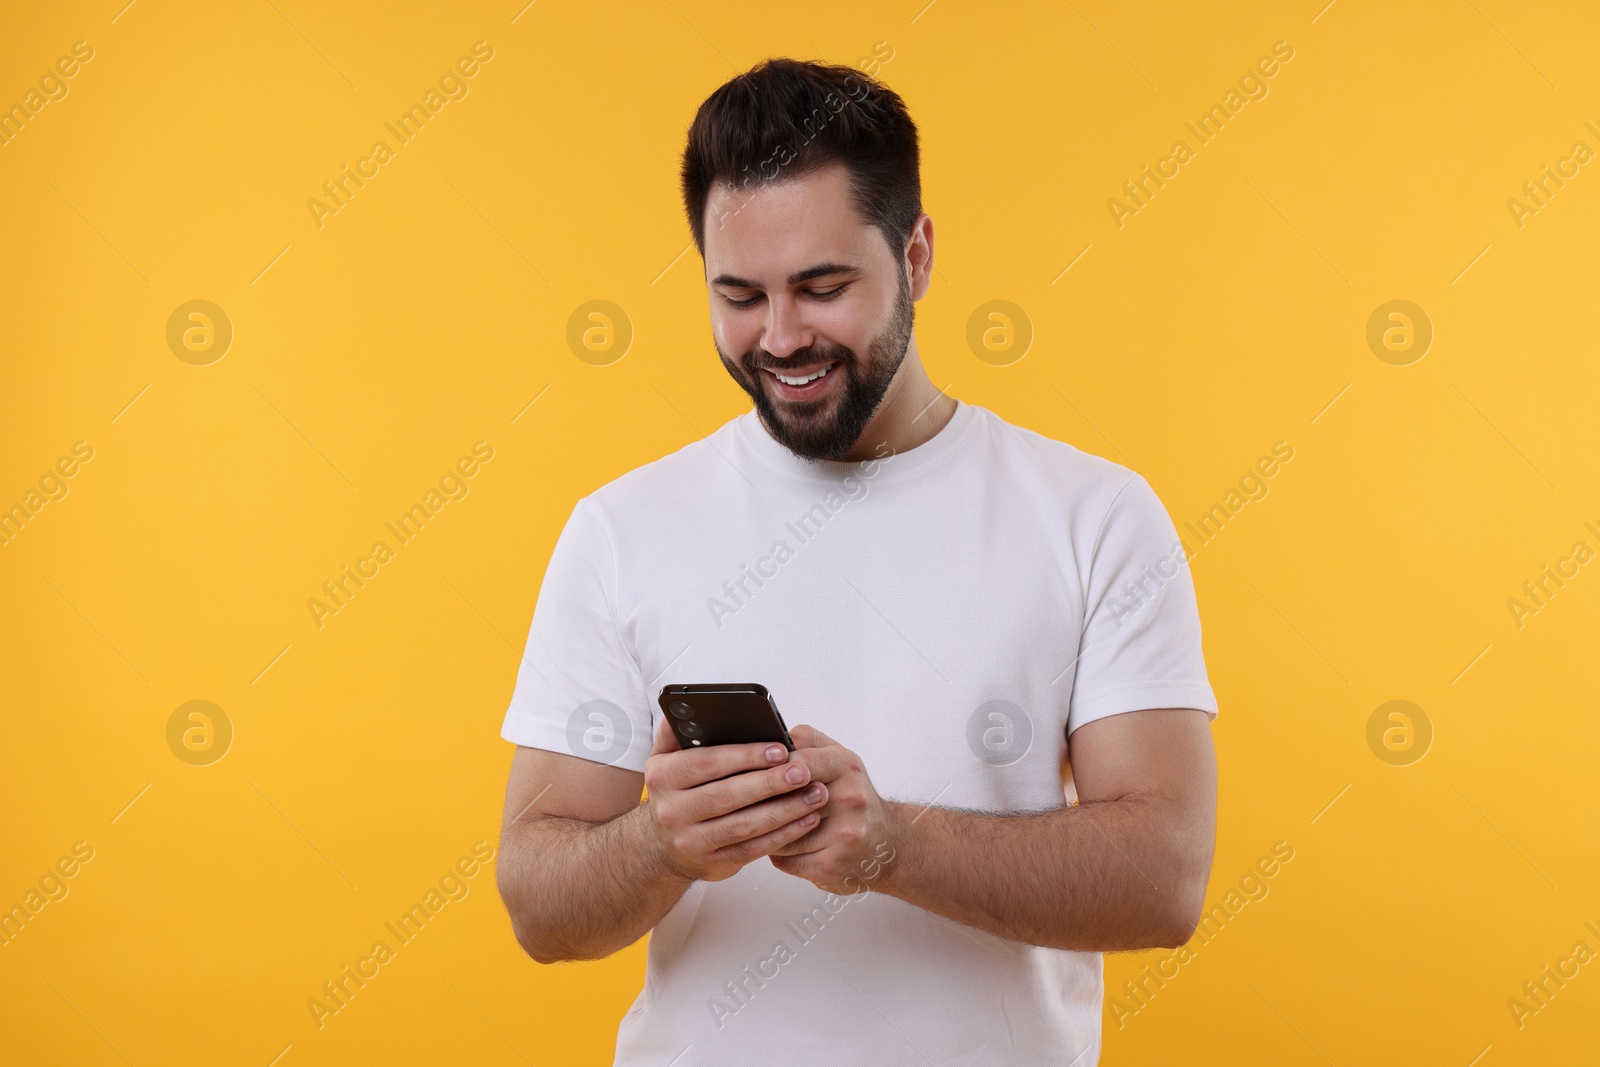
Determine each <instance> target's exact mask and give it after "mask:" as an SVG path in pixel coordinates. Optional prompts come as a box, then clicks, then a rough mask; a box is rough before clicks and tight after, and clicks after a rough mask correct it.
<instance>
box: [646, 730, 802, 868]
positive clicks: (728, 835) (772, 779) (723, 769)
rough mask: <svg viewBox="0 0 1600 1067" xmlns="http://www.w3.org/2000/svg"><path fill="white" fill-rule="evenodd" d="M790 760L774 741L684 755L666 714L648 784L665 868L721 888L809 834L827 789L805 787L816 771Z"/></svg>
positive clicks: (653, 752)
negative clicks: (752, 863) (773, 755)
mask: <svg viewBox="0 0 1600 1067" xmlns="http://www.w3.org/2000/svg"><path fill="white" fill-rule="evenodd" d="M773 749H775V750H776V752H777V759H776V760H774V759H772V758H770V757H769V755H768V752H769V750H773ZM789 755H790V754H789V752H788V751H787V750H785V749H784V747H783V746H782V745H781V744H771V743H757V744H748V745H708V746H707V747H705V748H695V749H689V750H687V751H685V750H684V748H683V747H682V746H681V745H679V744H678V738H677V735H676V734H674V733H673V732H672V727H671V726H670V725H668V723H667V719H666V716H662V718H661V721H660V722H659V723H658V724H657V726H656V734H655V741H654V744H653V745H652V747H651V749H650V756H649V758H648V759H647V760H646V761H645V765H644V784H645V787H646V788H647V789H648V790H649V807H650V819H651V823H652V825H653V826H654V827H655V831H656V838H657V840H658V841H659V842H660V845H661V850H662V860H663V861H664V862H665V863H666V865H667V866H668V867H669V868H670V869H672V870H673V871H675V872H677V873H678V874H679V875H681V876H682V877H684V878H688V879H691V880H700V881H706V882H720V881H722V880H723V879H724V878H729V877H731V876H732V875H734V874H736V873H737V872H738V871H739V869H740V868H741V867H743V866H744V865H745V864H747V863H749V862H750V861H751V860H755V859H759V858H761V857H762V856H765V855H768V854H769V853H771V852H774V851H776V850H777V849H780V848H782V847H783V846H784V845H787V844H789V843H790V842H792V841H795V840H797V839H799V838H801V837H803V836H805V834H807V833H808V832H810V831H811V829H812V828H813V827H815V826H816V825H817V821H818V819H819V818H820V816H819V815H818V814H817V809H818V808H820V807H822V806H823V805H824V804H826V803H827V802H828V787H827V786H825V785H823V784H822V783H821V782H816V783H813V784H812V786H811V787H810V788H809V789H808V788H806V783H807V782H808V781H810V778H811V771H810V769H809V768H808V767H807V766H806V765H805V764H804V763H801V762H798V761H795V762H791V761H790V759H789ZM725 775H731V776H732V777H724V776H725ZM790 776H795V777H793V778H792V779H791V777H790ZM717 779H722V780H721V781H717ZM808 795H809V796H808ZM811 797H814V799H811Z"/></svg>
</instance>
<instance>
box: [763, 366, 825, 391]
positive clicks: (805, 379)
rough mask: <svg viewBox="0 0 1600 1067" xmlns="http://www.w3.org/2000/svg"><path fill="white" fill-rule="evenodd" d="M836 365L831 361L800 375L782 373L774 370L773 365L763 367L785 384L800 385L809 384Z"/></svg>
mask: <svg viewBox="0 0 1600 1067" xmlns="http://www.w3.org/2000/svg"><path fill="white" fill-rule="evenodd" d="M834 366H835V364H832V363H829V364H826V365H825V366H822V367H818V368H817V369H816V370H814V371H812V372H810V373H809V374H799V375H795V374H780V373H779V372H778V371H775V370H773V369H772V368H771V367H766V368H763V369H765V370H766V371H767V372H769V373H770V374H771V375H772V376H773V377H774V378H776V379H778V381H780V382H782V383H783V384H784V385H788V386H794V387H799V386H802V385H807V384H809V383H811V382H814V381H816V380H817V379H818V378H821V377H823V376H824V375H826V374H827V373H828V372H829V371H831V370H832V369H833V368H834Z"/></svg>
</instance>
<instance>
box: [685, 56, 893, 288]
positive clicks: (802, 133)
mask: <svg viewBox="0 0 1600 1067" xmlns="http://www.w3.org/2000/svg"><path fill="white" fill-rule="evenodd" d="M917 159H918V156H917V127H916V124H915V123H914V122H912V121H911V115H910V114H909V113H908V112H907V110H906V105H905V101H903V100H901V99H900V97H899V96H898V95H897V94H896V93H895V92H894V90H892V89H889V88H888V87H886V86H885V85H883V84H882V83H881V82H879V81H877V80H876V79H874V78H871V77H869V76H868V75H866V74H864V73H862V72H861V71H859V70H856V69H855V68H853V67H846V66H841V65H838V64H832V63H812V62H806V61H801V60H795V59H782V58H776V59H768V60H765V61H764V62H762V63H759V64H757V65H756V66H754V67H752V68H751V69H750V70H748V71H746V72H745V73H743V74H740V75H738V76H736V77H734V78H732V79H730V80H729V81H727V82H725V83H724V84H723V85H722V86H721V87H720V88H718V89H717V91H716V92H714V93H712V94H711V95H710V96H709V97H707V98H706V101H705V103H703V104H701V105H700V110H699V112H697V113H696V114H695V117H694V122H693V123H692V124H691V125H690V126H689V143H688V147H686V148H685V149H684V152H683V172H682V177H683V204H684V209H685V210H686V211H687V212H688V215H689V228H690V229H691V230H692V231H693V232H694V243H695V247H696V248H698V249H699V250H700V255H701V256H702V257H704V255H705V252H706V226H707V219H706V203H707V201H708V200H709V199H710V195H711V189H712V186H713V185H714V184H715V183H717V182H727V183H729V184H730V185H732V186H733V187H734V189H735V190H736V191H737V192H739V193H740V194H743V193H745V192H746V191H748V190H749V189H751V188H752V187H759V186H762V185H768V184H771V183H773V182H779V181H785V180H788V179H793V178H799V177H802V176H804V175H806V174H809V173H811V172H812V171H815V170H816V169H818V168H819V167H822V166H825V165H827V164H829V163H834V162H839V163H842V164H844V166H845V167H846V168H847V170H848V171H849V174H850V187H851V193H852V199H853V200H854V201H855V206H856V210H857V212H858V213H859V214H860V215H861V218H862V219H863V220H864V221H865V222H867V223H868V224H869V225H871V226H875V227H877V229H878V231H879V232H881V233H882V234H883V236H884V240H886V241H888V243H889V249H890V251H892V252H893V253H894V254H895V255H896V256H899V255H900V253H901V252H902V251H903V250H904V248H905V245H906V241H907V239H908V238H909V237H910V234H911V225H912V223H914V222H915V221H916V220H917V216H918V215H920V214H921V213H922V180H921V177H920V175H919V173H918V170H917ZM734 210H735V211H736V210H737V208H735V209H734ZM710 221H711V223H712V224H715V223H716V222H717V220H715V219H713V220H710Z"/></svg>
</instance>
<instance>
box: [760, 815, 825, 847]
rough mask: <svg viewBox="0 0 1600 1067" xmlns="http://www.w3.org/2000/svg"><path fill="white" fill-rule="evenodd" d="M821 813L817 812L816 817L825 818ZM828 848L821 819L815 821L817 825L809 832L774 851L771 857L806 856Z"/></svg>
mask: <svg viewBox="0 0 1600 1067" xmlns="http://www.w3.org/2000/svg"><path fill="white" fill-rule="evenodd" d="M826 814H827V813H826V812H823V811H819V812H817V815H818V816H825V815H826ZM827 847H828V843H827V840H826V839H825V837H824V834H823V829H822V819H821V818H820V817H819V818H818V819H817V825H816V826H814V827H812V829H811V830H810V832H808V833H805V834H802V835H800V836H799V837H797V838H795V839H794V840H793V841H791V842H789V843H788V844H787V845H784V846H783V847H782V848H779V849H774V850H773V851H772V855H774V856H779V857H791V856H806V855H810V854H811V853H813V852H821V851H822V850H823V849H825V848H827Z"/></svg>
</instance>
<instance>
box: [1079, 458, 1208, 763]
mask: <svg viewBox="0 0 1600 1067" xmlns="http://www.w3.org/2000/svg"><path fill="white" fill-rule="evenodd" d="M1185 555H1186V554H1185V551H1184V547H1183V542H1182V541H1180V540H1179V539H1178V532H1177V529H1176V528H1175V527H1174V526H1173V525H1172V519H1171V518H1170V517H1169V516H1168V515H1167V510H1166V508H1165V507H1163V506H1162V504H1161V500H1160V499H1159V498H1158V497H1157V496H1156V493H1155V490H1154V489H1152V488H1151V487H1150V483H1149V482H1147V481H1146V480H1145V479H1144V477H1143V476H1142V475H1139V474H1134V475H1133V476H1132V477H1130V478H1129V479H1128V481H1127V482H1125V483H1124V484H1123V486H1122V488H1121V489H1120V490H1118V492H1117V495H1116V497H1115V498H1114V499H1113V500H1112V502H1111V505H1110V507H1109V508H1108V509H1107V512H1106V516H1105V519H1104V522H1103V523H1102V525H1101V528H1100V532H1099V534H1098V535H1097V537H1096V539H1095V547H1094V550H1093V552H1092V554H1091V557H1090V563H1089V578H1088V582H1087V588H1086V589H1085V596H1084V625H1083V631H1082V635H1081V637H1080V639H1079V645H1078V660H1077V673H1076V674H1075V675H1074V676H1073V684H1072V702H1071V705H1070V707H1069V709H1068V713H1067V733H1068V734H1069V735H1070V734H1071V733H1072V731H1074V730H1076V729H1077V728H1078V727H1080V726H1082V725H1083V724H1084V723H1087V722H1093V721H1094V720H1095V719H1101V718H1105V717H1106V716H1107V715H1117V714H1120V713H1122V712H1125V711H1141V710H1144V709H1146V708H1198V709H1200V710H1201V711H1204V712H1206V714H1207V715H1208V716H1209V718H1211V719H1215V718H1216V717H1217V698H1216V696H1215V694H1214V693H1213V692H1212V690H1211V683H1210V681H1209V680H1208V679H1207V677H1206V665H1205V657H1204V655H1203V654H1202V652H1201V648H1200V612H1199V608H1198V606H1197V605H1196V603H1195V594H1194V581H1193V579H1192V577H1191V576H1190V573H1189V564H1188V560H1187V559H1186V558H1185Z"/></svg>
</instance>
